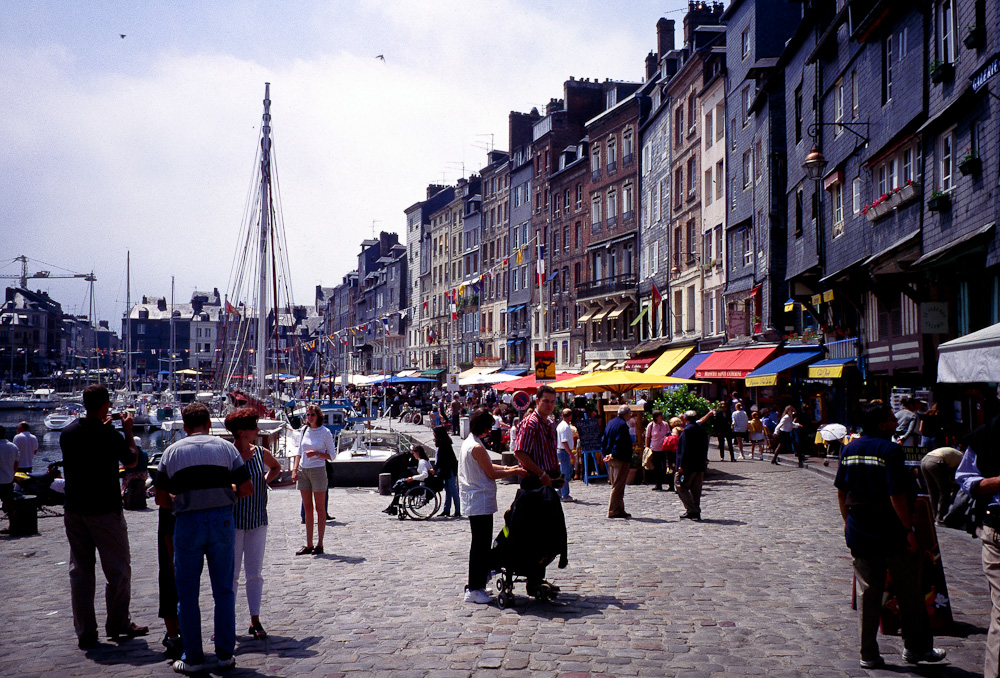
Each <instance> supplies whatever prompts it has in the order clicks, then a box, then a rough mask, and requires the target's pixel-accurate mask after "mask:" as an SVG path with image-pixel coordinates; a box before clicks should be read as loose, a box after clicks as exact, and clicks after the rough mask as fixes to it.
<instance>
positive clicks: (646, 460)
mask: <svg viewBox="0 0 1000 678" xmlns="http://www.w3.org/2000/svg"><path fill="white" fill-rule="evenodd" d="M642 467H643V468H644V469H646V470H647V471H652V470H653V469H654V468H656V464H655V463H654V462H653V450H651V449H650V448H648V447H646V448H643V450H642Z"/></svg>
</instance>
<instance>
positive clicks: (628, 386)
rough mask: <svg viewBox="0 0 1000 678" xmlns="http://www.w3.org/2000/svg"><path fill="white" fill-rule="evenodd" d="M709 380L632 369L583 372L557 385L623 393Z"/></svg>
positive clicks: (561, 388) (558, 388) (558, 387)
mask: <svg viewBox="0 0 1000 678" xmlns="http://www.w3.org/2000/svg"><path fill="white" fill-rule="evenodd" d="M707 383H708V382H707V381H699V380H697V379H679V378H677V377H658V376H654V375H650V374H644V373H642V372H632V371H630V370H604V371H602V372H594V373H592V374H582V375H580V376H578V377H575V378H573V379H569V380H567V381H564V382H561V383H558V384H556V385H555V389H556V391H570V392H572V393H576V394H578V395H579V394H582V393H595V392H602V391H608V392H610V393H614V394H617V395H621V394H622V393H625V392H626V391H632V390H634V389H637V388H661V387H663V386H676V385H679V384H688V385H695V384H707Z"/></svg>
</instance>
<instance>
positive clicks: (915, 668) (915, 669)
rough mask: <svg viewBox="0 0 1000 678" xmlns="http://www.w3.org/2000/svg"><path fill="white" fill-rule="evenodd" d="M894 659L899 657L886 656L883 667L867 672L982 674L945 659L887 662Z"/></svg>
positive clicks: (949, 676) (967, 677)
mask: <svg viewBox="0 0 1000 678" xmlns="http://www.w3.org/2000/svg"><path fill="white" fill-rule="evenodd" d="M896 659H899V657H898V656H897V657H895V658H891V657H890V658H887V659H886V665H885V668H881V669H877V670H874V671H869V672H868V673H869V675H876V676H881V675H886V674H888V673H900V674H905V675H908V676H914V675H916V676H942V677H945V678H972V676H976V677H977V678H980V677H981V676H982V675H983V674H982V673H976V672H973V671H966V670H965V669H963V668H959V667H957V666H951V665H950V664H948V663H947V662H948V660H947V659H945V660H944V663H941V664H917V665H914V664H907V663H906V662H903V661H902V660H901V659H899V661H900V662H901V663H899V664H889V663H888V662H890V661H895V660H896ZM862 670H864V669H862Z"/></svg>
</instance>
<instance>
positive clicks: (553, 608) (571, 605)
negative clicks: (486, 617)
mask: <svg viewBox="0 0 1000 678" xmlns="http://www.w3.org/2000/svg"><path fill="white" fill-rule="evenodd" d="M514 601H515V602H514V607H513V608H511V609H513V610H514V611H515V612H517V613H518V614H522V615H532V616H535V617H542V618H543V619H554V618H557V617H559V618H563V617H574V618H578V617H589V616H591V615H595V614H601V613H602V611H603V610H605V609H606V608H609V607H613V608H616V609H619V610H636V609H638V608H639V605H638V603H626V602H623V601H622V600H621V599H620V598H617V597H616V596H581V595H580V594H578V593H566V592H562V593H560V594H559V597H557V598H556V599H555V600H554V601H552V602H540V601H538V600H536V599H534V598H531V597H528V596H525V595H517V594H515V597H514Z"/></svg>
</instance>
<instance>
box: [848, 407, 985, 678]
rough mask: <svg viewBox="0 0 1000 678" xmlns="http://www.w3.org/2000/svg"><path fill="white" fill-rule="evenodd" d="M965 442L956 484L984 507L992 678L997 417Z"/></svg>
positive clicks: (981, 531) (980, 534)
mask: <svg viewBox="0 0 1000 678" xmlns="http://www.w3.org/2000/svg"><path fill="white" fill-rule="evenodd" d="M968 442H969V445H968V447H966V448H965V454H964V455H963V456H962V462H961V463H960V464H959V465H958V470H957V471H956V473H955V480H956V481H958V484H959V487H961V488H962V489H963V490H964V491H965V492H967V493H968V494H969V495H970V496H972V497H975V498H979V499H981V500H983V501H984V502H985V503H986V513H985V516H984V517H983V522H982V525H980V526H979V528H978V529H977V531H976V535H977V536H978V537H979V539H980V541H981V542H982V544H983V547H982V561H983V572H984V573H985V574H986V583H987V585H988V586H989V589H990V599H991V600H992V602H993V610H992V614H990V628H989V631H988V632H987V634H986V655H985V659H984V662H983V676H991V677H994V678H995V677H996V676H998V675H1000V415H998V416H996V417H994V418H993V419H991V420H990V421H988V422H987V423H986V424H984V425H983V426H980V427H979V428H977V429H976V430H975V431H973V432H972V434H971V435H970V436H969V438H968ZM851 445H854V443H851Z"/></svg>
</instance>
